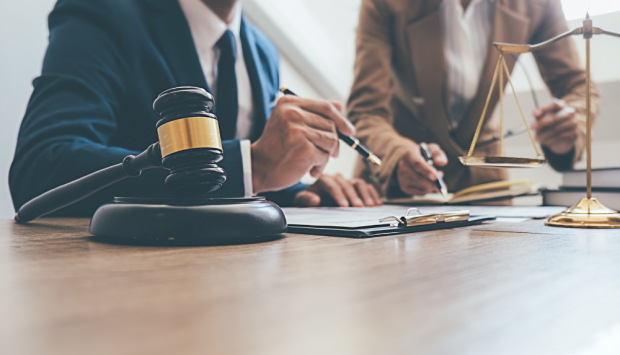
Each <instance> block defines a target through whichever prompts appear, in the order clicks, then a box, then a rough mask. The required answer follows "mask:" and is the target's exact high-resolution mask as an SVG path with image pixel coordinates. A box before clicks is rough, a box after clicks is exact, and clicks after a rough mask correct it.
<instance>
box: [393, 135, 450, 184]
mask: <svg viewBox="0 0 620 355" xmlns="http://www.w3.org/2000/svg"><path fill="white" fill-rule="evenodd" d="M423 147H424V148H423ZM431 163H432V164H431ZM446 164H448V157H447V156H446V154H445V153H444V151H443V150H441V148H440V147H439V145H437V144H435V143H430V144H425V143H422V144H420V145H418V144H416V143H413V142H412V147H411V149H409V150H407V151H406V152H405V154H403V156H402V157H401V159H400V161H399V162H398V165H397V171H396V178H397V181H398V184H399V186H400V189H401V190H402V192H404V193H405V194H407V195H411V196H423V195H426V194H428V193H431V192H440V193H442V194H445V193H447V189H445V188H443V187H445V184H443V187H442V185H440V184H442V183H443V172H441V171H438V170H437V169H436V166H439V167H441V166H445V165H446Z"/></svg>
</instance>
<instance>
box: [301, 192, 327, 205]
mask: <svg viewBox="0 0 620 355" xmlns="http://www.w3.org/2000/svg"><path fill="white" fill-rule="evenodd" d="M320 204H321V197H320V196H319V195H318V194H316V193H314V192H312V191H308V190H305V191H302V192H300V193H298V194H297V196H295V206H297V207H316V206H319V205H320Z"/></svg>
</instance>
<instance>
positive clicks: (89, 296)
mask: <svg viewBox="0 0 620 355" xmlns="http://www.w3.org/2000/svg"><path fill="white" fill-rule="evenodd" d="M88 222H89V221H88V220H86V219H40V220H37V221H35V222H34V223H31V224H30V225H17V224H15V223H14V222H13V221H10V220H2V221H0V354H269V355H273V354H276V355H277V354H355V355H358V354H361V355H364V354H545V355H548V354H575V355H580V354H591V353H592V352H591V351H593V350H592V349H596V348H597V347H600V346H604V345H605V344H604V343H605V342H609V341H610V339H611V340H613V339H614V338H618V337H620V297H619V296H620V231H613V230H580V229H559V228H552V227H544V226H543V222H542V221H528V222H522V223H491V224H485V225H480V226H473V227H467V228H462V229H455V230H442V231H435V232H425V233H418V234H410V235H401V236H390V237H379V238H373V239H346V238H333V237H319V236H308V235H293V234H286V235H284V237H283V238H281V239H278V240H273V241H269V242H265V243H257V244H251V245H230V246H203V247H166V246H131V245H120V244H109V243H103V242H101V241H98V240H95V239H93V238H91V237H90V236H89V233H88ZM601 344H603V345H601Z"/></svg>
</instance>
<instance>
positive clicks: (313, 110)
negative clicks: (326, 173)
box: [252, 95, 355, 192]
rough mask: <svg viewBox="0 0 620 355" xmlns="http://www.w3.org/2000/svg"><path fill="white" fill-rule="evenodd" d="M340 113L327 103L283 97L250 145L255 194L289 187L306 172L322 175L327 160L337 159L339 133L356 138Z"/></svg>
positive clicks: (337, 107) (335, 106)
mask: <svg viewBox="0 0 620 355" xmlns="http://www.w3.org/2000/svg"><path fill="white" fill-rule="evenodd" d="M341 109H342V107H341V106H340V105H339V104H335V103H330V102H326V101H316V100H309V99H302V98H300V97H296V96H293V95H286V96H284V97H282V98H281V99H280V100H279V101H278V103H277V104H276V106H275V107H274V109H273V112H272V113H271V117H270V118H269V119H268V120H267V125H266V126H265V130H264V132H263V135H262V136H261V138H260V139H259V140H258V141H256V142H255V143H254V144H252V184H253V187H254V191H255V192H266V191H276V190H280V189H283V188H286V187H289V186H292V185H294V184H296V183H298V182H299V180H300V179H301V177H302V176H303V175H304V174H305V173H307V172H310V175H312V176H314V177H317V176H319V175H321V173H322V172H323V169H324V168H325V164H327V161H328V159H329V157H330V156H333V157H337V156H338V149H339V143H338V131H340V132H342V133H343V134H346V135H353V134H355V128H353V125H352V124H351V123H350V122H349V121H348V120H347V119H346V118H344V116H342V114H341V113H340V110H341ZM337 130H338V131H337Z"/></svg>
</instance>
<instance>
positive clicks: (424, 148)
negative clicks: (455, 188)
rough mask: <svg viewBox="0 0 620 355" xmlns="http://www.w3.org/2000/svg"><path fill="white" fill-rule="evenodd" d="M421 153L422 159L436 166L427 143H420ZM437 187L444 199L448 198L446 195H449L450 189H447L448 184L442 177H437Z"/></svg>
mask: <svg viewBox="0 0 620 355" xmlns="http://www.w3.org/2000/svg"><path fill="white" fill-rule="evenodd" d="M420 152H421V153H422V157H423V158H424V160H426V162H427V163H428V165H430V166H435V163H434V162H433V155H432V154H431V151H430V150H429V149H428V145H427V144H426V143H420ZM435 185H436V186H437V188H438V189H439V192H441V195H442V196H443V197H446V195H447V194H448V188H447V187H446V183H445V182H444V181H443V179H442V178H441V176H439V175H437V180H435Z"/></svg>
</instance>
